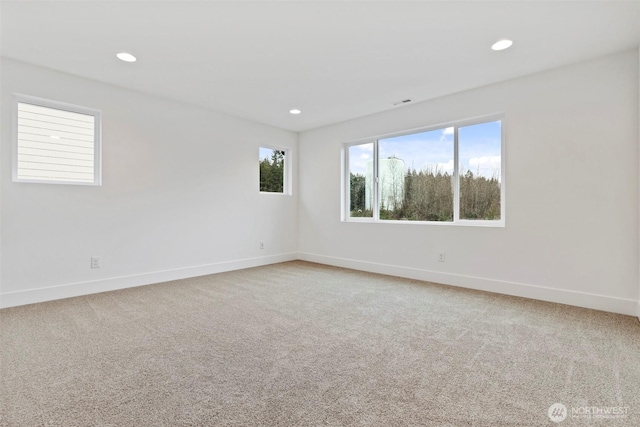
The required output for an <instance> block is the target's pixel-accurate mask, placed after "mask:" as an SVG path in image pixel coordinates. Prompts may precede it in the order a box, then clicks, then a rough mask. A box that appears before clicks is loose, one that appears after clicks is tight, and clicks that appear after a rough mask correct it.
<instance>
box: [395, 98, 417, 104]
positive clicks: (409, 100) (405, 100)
mask: <svg viewBox="0 0 640 427" xmlns="http://www.w3.org/2000/svg"><path fill="white" fill-rule="evenodd" d="M411 101H413V100H412V99H408V98H407V99H403V100H402V101H396V102H394V103H393V105H402V104H408V103H410V102H411Z"/></svg>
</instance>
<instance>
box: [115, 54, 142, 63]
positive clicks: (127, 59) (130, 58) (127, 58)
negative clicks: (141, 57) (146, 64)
mask: <svg viewBox="0 0 640 427" xmlns="http://www.w3.org/2000/svg"><path fill="white" fill-rule="evenodd" d="M116 56H117V57H118V59H120V60H121V61H124V62H136V61H137V60H138V58H136V57H135V56H133V55H131V54H130V53H127V52H120V53H119V54H117V55H116Z"/></svg>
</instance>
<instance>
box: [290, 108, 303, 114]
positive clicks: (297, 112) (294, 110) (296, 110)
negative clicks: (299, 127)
mask: <svg viewBox="0 0 640 427" xmlns="http://www.w3.org/2000/svg"><path fill="white" fill-rule="evenodd" d="M289 112H290V113H291V114H300V113H302V111H300V110H298V109H297V108H294V109H293V110H289Z"/></svg>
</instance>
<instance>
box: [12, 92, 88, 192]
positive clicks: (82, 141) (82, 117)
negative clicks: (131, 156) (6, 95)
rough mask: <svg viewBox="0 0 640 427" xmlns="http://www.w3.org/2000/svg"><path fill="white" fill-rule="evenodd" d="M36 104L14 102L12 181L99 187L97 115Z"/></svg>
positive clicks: (50, 103)
mask: <svg viewBox="0 0 640 427" xmlns="http://www.w3.org/2000/svg"><path fill="white" fill-rule="evenodd" d="M40 101H42V102H34V101H30V100H25V99H20V98H19V99H18V102H17V111H16V113H17V114H16V118H17V123H16V138H15V140H16V147H15V148H16V155H15V157H14V159H15V164H14V179H15V180H16V181H26V182H48V183H70V184H90V185H91V184H94V185H98V184H100V159H99V157H100V131H99V129H100V122H99V120H100V113H99V112H98V111H95V110H89V109H84V108H83V107H74V106H69V105H67V104H61V103H56V102H54V101H46V100H40ZM80 110H84V111H80Z"/></svg>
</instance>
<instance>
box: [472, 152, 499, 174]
mask: <svg viewBox="0 0 640 427" xmlns="http://www.w3.org/2000/svg"><path fill="white" fill-rule="evenodd" d="M468 169H469V170H471V172H473V173H474V174H475V173H479V174H480V175H482V176H484V177H486V178H491V177H493V176H496V177H497V178H500V156H480V157H472V158H470V159H469V166H468Z"/></svg>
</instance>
